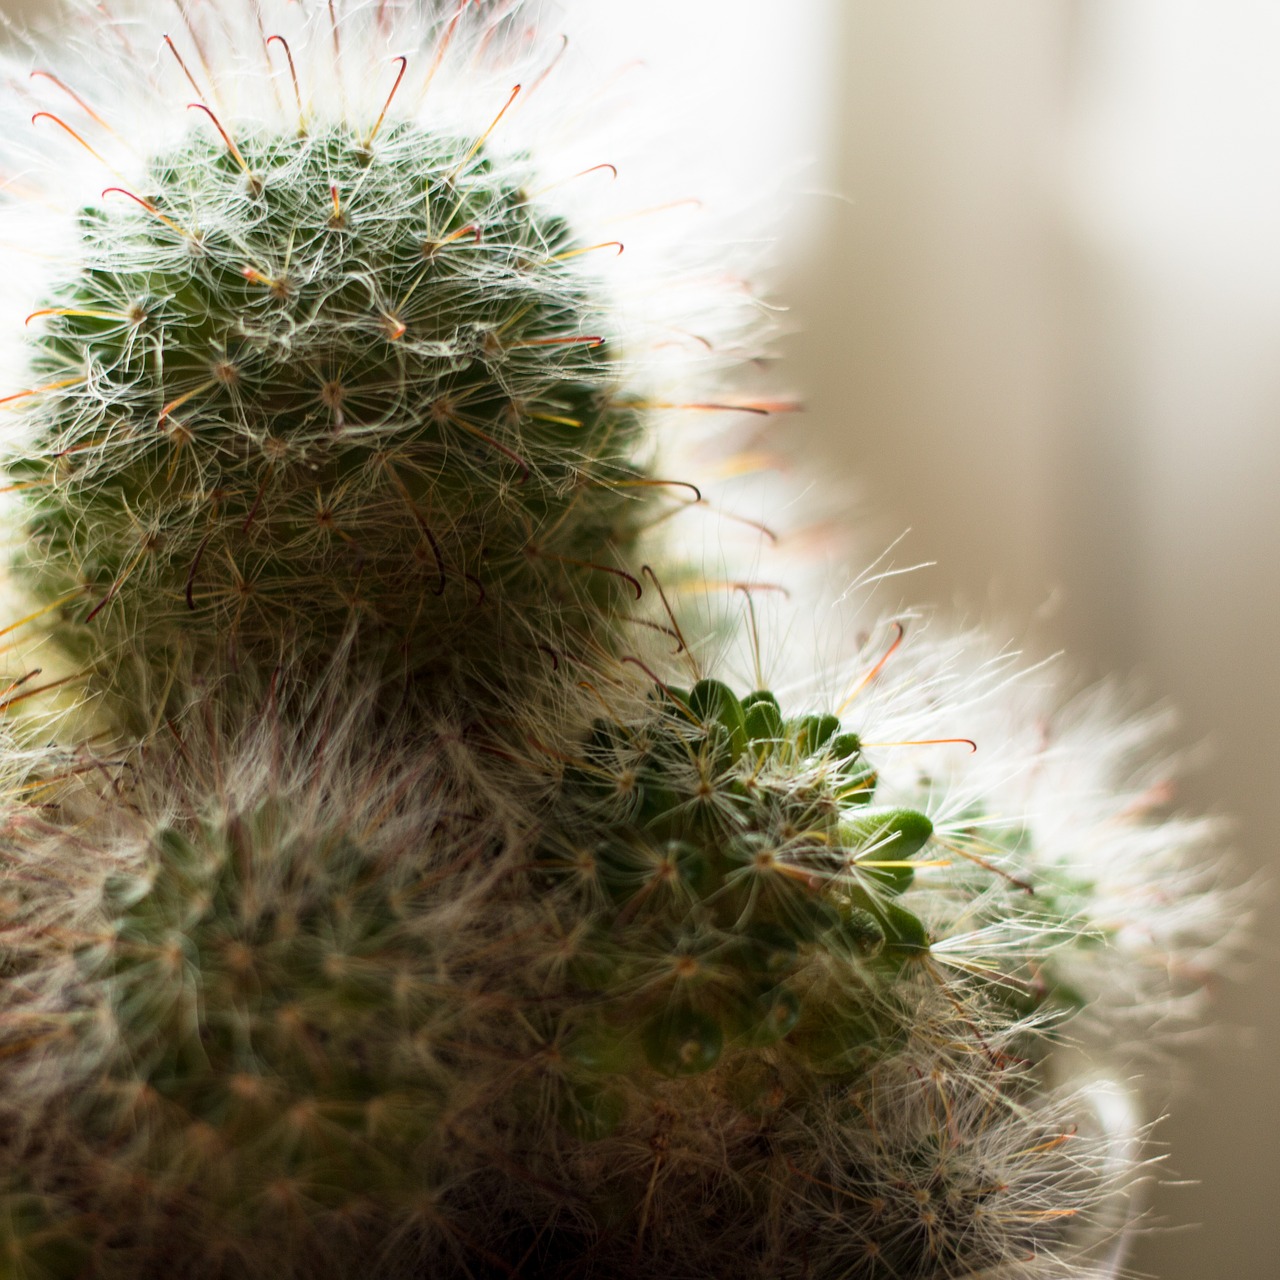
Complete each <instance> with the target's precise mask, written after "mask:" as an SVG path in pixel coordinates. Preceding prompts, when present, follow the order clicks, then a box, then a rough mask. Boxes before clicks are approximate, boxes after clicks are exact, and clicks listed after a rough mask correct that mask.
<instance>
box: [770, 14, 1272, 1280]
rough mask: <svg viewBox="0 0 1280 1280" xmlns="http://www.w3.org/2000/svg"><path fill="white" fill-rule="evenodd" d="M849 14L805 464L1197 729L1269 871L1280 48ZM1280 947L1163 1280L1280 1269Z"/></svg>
mask: <svg viewBox="0 0 1280 1280" xmlns="http://www.w3.org/2000/svg"><path fill="white" fill-rule="evenodd" d="M839 13H840V25H841V28H842V29H841V31H840V36H839V40H840V58H839V65H840V77H839V94H838V103H837V106H836V107H835V108H834V113H835V119H836V122H837V127H838V136H837V137H836V138H835V140H834V142H833V148H832V157H831V159H832V165H833V168H834V178H833V183H834V185H836V186H838V187H839V188H840V189H841V190H842V191H843V192H845V193H846V194H847V195H848V196H849V197H850V199H851V203H850V204H849V205H847V206H834V207H833V209H832V211H831V213H830V215H829V217H828V223H827V227H826V235H825V237H824V239H823V241H822V243H821V245H820V247H819V250H818V252H817V253H816V254H815V255H814V257H813V259H812V261H811V263H810V266H809V271H808V276H807V278H806V279H804V280H802V281H801V282H800V283H799V285H798V287H797V291H796V292H797V297H796V298H795V299H793V300H794V301H796V303H797V310H798V312H799V313H800V316H801V317H802V319H803V322H804V332H803V334H802V335H800V336H799V337H797V338H796V339H795V340H794V342H793V343H792V354H793V360H794V361H795V365H796V367H798V368H799V369H800V370H801V374H800V376H799V379H798V380H799V382H800V383H801V384H802V385H805V386H807V387H808V388H809V389H810V399H811V403H812V412H811V414H810V415H809V419H808V421H807V422H806V423H805V426H804V430H805V433H806V434H805V437H804V441H805V447H806V449H807V450H808V451H810V452H811V453H813V454H814V455H816V456H817V458H818V460H819V461H821V462H823V463H824V464H827V465H829V464H831V463H835V464H838V465H839V467H840V468H842V469H847V470H848V473H849V474H850V475H851V476H856V477H858V479H859V481H860V490H861V494H862V496H863V499H864V502H865V504H866V508H865V510H866V511H867V512H868V513H869V514H871V515H872V516H873V517H874V519H875V522H876V525H877V527H878V528H879V530H880V531H881V534H882V537H883V538H884V539H885V540H886V541H887V539H888V538H889V537H892V536H893V535H896V534H897V533H899V532H901V530H903V529H905V528H906V527H908V526H911V528H912V530H913V532H912V534H911V535H910V538H909V540H908V543H907V545H906V547H905V549H904V552H903V557H904V559H907V560H910V559H919V558H936V559H938V560H939V561H940V564H939V565H938V567H937V568H936V569H932V570H929V571H927V573H926V574H922V575H920V577H919V579H918V581H917V582H916V583H915V584H914V586H915V592H916V593H918V594H917V598H926V599H941V600H954V601H955V602H956V603H957V605H958V606H959V608H960V609H961V610H962V611H963V612H964V613H965V615H966V616H968V617H973V616H975V615H977V616H984V617H987V618H991V619H1003V620H1004V625H1008V626H1011V627H1012V628H1013V630H1012V631H1011V634H1014V635H1020V628H1019V624H1018V622H1017V620H1018V619H1019V618H1021V619H1026V618H1027V617H1029V616H1030V615H1031V614H1032V613H1033V611H1036V610H1037V608H1038V607H1039V606H1047V607H1046V608H1043V609H1041V610H1040V613H1041V620H1040V622H1039V625H1038V627H1037V628H1036V632H1035V638H1034V640H1033V643H1034V644H1035V645H1036V646H1039V647H1050V648H1056V647H1059V646H1065V647H1066V648H1067V649H1068V652H1069V661H1070V662H1071V664H1072V665H1073V666H1074V668H1075V669H1077V670H1081V671H1083V672H1085V673H1090V674H1095V675H1097V674H1103V673H1106V672H1109V671H1113V670H1114V671H1119V672H1122V673H1126V674H1132V675H1133V676H1134V677H1135V678H1136V679H1137V680H1138V681H1139V683H1140V685H1141V687H1142V688H1143V689H1144V690H1146V691H1147V693H1148V694H1149V695H1150V696H1152V697H1167V698H1168V700H1169V701H1171V702H1172V703H1174V704H1175V705H1176V706H1178V707H1180V708H1181V709H1182V711H1183V713H1184V719H1183V728H1182V730H1181V733H1180V741H1181V742H1182V743H1183V744H1186V745H1204V746H1205V747H1206V748H1207V749H1206V750H1205V752H1204V755H1205V763H1204V765H1203V767H1200V768H1199V769H1197V770H1196V771H1195V772H1194V774H1193V775H1192V777H1191V778H1190V780H1189V781H1188V783H1187V785H1186V787H1185V791H1184V798H1185V801H1186V803H1187V805H1188V806H1189V807H1193V808H1209V809H1213V810H1216V811H1220V812H1225V813H1229V814H1232V815H1234V816H1235V818H1236V820H1237V824H1238V825H1237V840H1238V844H1239V848H1240V851H1241V854H1242V855H1243V857H1244V859H1245V860H1246V861H1247V863H1248V865H1249V866H1253V867H1263V866H1270V867H1274V866H1275V865H1276V861H1277V853H1276V849H1277V845H1276V839H1275V835H1274V828H1273V826H1272V824H1271V822H1270V820H1269V819H1270V813H1269V806H1270V801H1271V799H1272V788H1273V787H1274V786H1275V780H1276V778H1277V777H1278V776H1280V746H1278V743H1280V737H1278V736H1277V733H1276V726H1277V724H1278V723H1280V677H1278V676H1277V665H1276V657H1275V655H1276V654H1277V653H1278V652H1280V501H1278V500H1277V499H1278V497H1280V363H1278V358H1277V355H1276V353H1277V352H1278V351H1280V267H1278V265H1277V263H1278V260H1280V199H1276V198H1275V195H1274V190H1273V188H1274V185H1275V183H1274V180H1271V181H1270V182H1269V183H1268V182H1265V181H1262V180H1260V178H1259V174H1258V171H1259V170H1260V169H1261V170H1263V171H1264V172H1265V171H1274V170H1275V163H1274V157H1275V156H1276V155H1277V154H1280V97H1277V96H1276V91H1275V90H1274V89H1273V88H1272V87H1271V85H1272V84H1273V83H1274V68H1275V66H1277V65H1280V33H1278V32H1277V27H1278V26H1280V24H1278V23H1277V22H1276V20H1275V18H1273V17H1272V16H1271V14H1270V13H1268V12H1266V11H1265V6H1261V5H1259V4H1257V3H1253V2H1252V0H1231V2H1228V3H1222V4H1215V5H1213V6H1209V5H1205V4H1198V3H1184V2H1182V0H1161V3H1160V4H1153V3H1150V2H1149V0H1079V2H1078V3H1071V2H1070V0H1041V2H1040V3H1038V4H1034V5H1032V4H1027V3H1025V0H947V2H946V3H941V2H939V0H892V2H890V0H847V2H846V3H844V4H842V5H841V6H840V9H839ZM1265 67H1270V68H1272V70H1271V72H1270V74H1269V75H1268V74H1267V73H1266V72H1265V70H1264V68H1265ZM1196 86H1198V91H1199V93H1201V94H1202V95H1203V97H1202V98H1201V99H1200V101H1199V103H1197V100H1196V93H1197V89H1196ZM992 584H995V586H994V588H993V587H992ZM911 585H912V584H910V583H908V587H907V588H905V589H907V590H909V589H910V587H911ZM1010 619H1012V620H1013V621H1012V622H1010ZM1276 924H1277V920H1276V913H1275V909H1274V906H1264V907H1263V908H1262V915H1261V917H1260V927H1259V938H1260V940H1261V944H1262V949H1263V957H1264V958H1262V959H1260V960H1259V961H1258V962H1257V964H1256V966H1255V972H1254V974H1253V977H1252V978H1251V980H1249V981H1248V982H1247V983H1245V984H1242V985H1240V986H1237V987H1235V988H1233V989H1228V990H1225V991H1223V992H1222V993H1221V995H1220V999H1219V1001H1218V1003H1217V1006H1216V1011H1217V1020H1218V1023H1219V1025H1220V1027H1221V1031H1220V1032H1215V1034H1214V1035H1213V1036H1212V1037H1211V1038H1210V1043H1209V1044H1208V1045H1207V1046H1205V1047H1202V1048H1201V1049H1200V1050H1196V1051H1194V1052H1188V1053H1187V1054H1186V1055H1185V1056H1184V1057H1183V1058H1182V1059H1181V1060H1180V1062H1179V1064H1178V1068H1177V1069H1178V1071H1179V1072H1180V1073H1181V1074H1183V1075H1184V1076H1186V1077H1187V1081H1188V1085H1187V1087H1186V1089H1185V1091H1184V1092H1182V1093H1181V1094H1178V1095H1176V1096H1174V1097H1173V1099H1172V1101H1171V1103H1170V1107H1171V1112H1172V1115H1173V1117H1174V1118H1173V1119H1171V1120H1170V1121H1169V1122H1167V1123H1166V1124H1164V1125H1162V1126H1161V1128H1160V1131H1159V1138H1160V1139H1161V1140H1162V1141H1163V1142H1164V1143H1167V1144H1168V1163H1167V1166H1166V1169H1165V1177H1166V1178H1167V1179H1168V1180H1169V1181H1170V1182H1172V1181H1176V1180H1178V1179H1180V1178H1187V1179H1196V1180H1198V1182H1199V1185H1193V1186H1178V1187H1173V1186H1167V1187H1165V1188H1162V1189H1161V1190H1160V1191H1159V1192H1158V1194H1157V1196H1156V1199H1155V1204H1154V1212H1155V1214H1156V1216H1157V1217H1159V1218H1163V1219H1167V1220H1168V1221H1170V1222H1172V1223H1177V1224H1186V1223H1196V1222H1198V1223H1201V1224H1203V1225H1202V1226H1201V1227H1200V1228H1199V1229H1197V1230H1194V1231H1178V1232H1177V1233H1168V1234H1164V1235H1154V1236H1152V1237H1151V1238H1149V1239H1147V1240H1145V1241H1144V1242H1143V1243H1142V1244H1141V1246H1140V1247H1139V1250H1138V1253H1137V1256H1136V1257H1135V1258H1134V1260H1133V1265H1134V1267H1135V1268H1136V1269H1138V1270H1139V1271H1141V1272H1143V1273H1149V1274H1153V1275H1156V1276H1159V1277H1161V1278H1162V1280H1217V1278H1218V1277H1228V1276H1229V1277H1231V1278H1232V1280H1270V1277H1273V1276H1275V1275H1276V1274H1277V1265H1278V1264H1277V1261H1276V1259H1277V1258H1280V1215H1277V1214H1276V1213H1275V1211H1274V1209H1273V1199H1274V1190H1275V1187H1276V1185H1277V1183H1278V1182H1280V1108H1277V1106H1276V1105H1275V1089H1274V1083H1275V1081H1276V1079H1277V1067H1276V1063H1277V1062H1280V1043H1278V1041H1280V972H1278V971H1277V965H1276V962H1275V956H1276V949H1275V947H1274V944H1273V943H1272V942H1271V941H1270V939H1273V938H1274V937H1275V936H1276V932H1277V930H1276Z"/></svg>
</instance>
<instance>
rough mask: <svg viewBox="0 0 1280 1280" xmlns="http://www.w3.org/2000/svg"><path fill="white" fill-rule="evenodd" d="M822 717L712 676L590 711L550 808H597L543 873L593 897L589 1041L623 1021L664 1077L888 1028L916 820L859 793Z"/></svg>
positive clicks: (920, 833)
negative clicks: (573, 761) (556, 803)
mask: <svg viewBox="0 0 1280 1280" xmlns="http://www.w3.org/2000/svg"><path fill="white" fill-rule="evenodd" d="M838 731H839V723H838V721H837V720H836V718H835V717H834V716H804V717H800V718H798V719H793V720H785V719H784V718H783V717H782V714H781V711H780V710H779V708H778V703H777V700H776V699H775V698H774V697H773V695H772V694H769V693H767V692H765V691H760V692H757V693H754V694H750V695H748V697H747V698H745V699H743V700H741V701H740V700H739V699H738V698H737V696H736V695H735V694H734V693H733V692H732V690H730V689H729V687H728V686H727V685H725V684H723V683H722V682H720V681H716V680H700V681H699V682H698V683H697V684H696V685H695V686H694V687H693V688H692V689H691V690H688V691H685V690H681V689H673V688H668V689H665V690H663V691H662V693H661V695H660V696H659V698H658V702H657V705H656V706H655V708H654V713H653V715H652V716H651V717H650V719H649V721H648V722H647V723H646V724H645V725H643V726H640V727H635V726H628V727H626V728H623V727H620V726H617V725H613V724H610V723H609V722H607V721H604V720H599V721H597V722H596V724H595V726H594V728H593V730H592V733H591V736H590V739H589V741H588V743H587V745H586V749H585V758H584V759H583V760H582V762H581V763H580V764H579V765H577V766H575V767H574V768H573V769H571V771H570V776H569V779H568V789H569V802H570V804H571V806H577V807H578V810H579V814H580V817H579V819H578V820H577V821H571V822H568V823H566V824H563V825H564V826H565V828H566V829H567V830H579V829H583V828H584V827H585V829H586V830H587V831H588V832H590V831H592V830H593V821H596V820H598V819H595V818H593V815H600V814H603V815H605V818H606V822H605V827H604V829H603V830H598V828H597V831H598V834H596V835H594V836H592V835H588V836H587V837H586V842H585V844H574V845H572V846H570V847H566V848H562V849H560V850H559V851H557V852H555V853H553V855H552V859H553V862H554V863H556V864H557V865H558V866H559V867H560V868H562V870H561V871H560V872H559V873H558V875H557V878H559V879H563V878H564V877H566V876H567V877H568V878H569V879H570V880H571V881H575V882H581V883H585V886H586V888H587V892H588V893H589V894H591V895H594V896H598V897H602V898H603V899H604V900H605V901H606V902H607V903H608V904H609V905H608V908H607V910H606V912H605V913H604V915H603V917H602V918H601V919H600V921H599V924H598V926H597V932H596V934H595V942H594V945H595V947H596V948H597V950H598V953H599V955H600V956H601V957H604V956H606V955H607V956H608V958H609V959H608V965H609V969H610V979H609V982H608V984H607V989H606V990H605V991H604V992H602V995H603V996H604V999H603V1001H597V1006H598V1007H597V1009H596V1012H594V1013H593V1014H591V1019H592V1031H591V1036H592V1041H593V1043H598V1042H599V1041H600V1040H601V1038H602V1037H603V1038H604V1039H606V1040H607V1039H608V1037H609V1035H610V1034H612V1035H614V1036H616V1037H618V1038H619V1039H620V1040H621V1041H627V1040H628V1039H630V1038H632V1037H633V1036H634V1034H635V1029H636V1028H637V1027H640V1028H641V1032H640V1039H639V1047H640V1049H642V1051H643V1058H644V1060H645V1061H647V1063H648V1065H649V1066H650V1067H652V1068H653V1069H654V1070H655V1071H656V1072H658V1073H659V1074H660V1075H664V1076H669V1077H679V1076H686V1075H696V1074H699V1073H702V1072H707V1071H711V1070H712V1069H713V1068H716V1067H717V1066H718V1065H719V1064H721V1063H722V1060H728V1061H730V1062H732V1061H734V1060H736V1059H738V1058H741V1057H742V1055H743V1054H746V1055H748V1056H750V1055H752V1054H757V1053H758V1052H760V1051H761V1050H763V1049H765V1048H766V1047H769V1046H773V1048H771V1049H770V1050H769V1051H770V1053H771V1054H773V1055H774V1056H776V1055H777V1054H778V1053H782V1054H784V1055H788V1056H790V1058H792V1059H793V1060H794V1061H796V1062H798V1063H799V1062H805V1063H806V1064H807V1067H806V1069H811V1068H812V1067H813V1066H814V1065H815V1064H814V1062H813V1061H809V1060H810V1059H816V1060H817V1061H818V1062H826V1061H827V1060H829V1059H830V1058H831V1056H832V1053H833V1051H832V1049H831V1048H830V1046H829V1044H828V1043H827V1042H828V1041H830V1040H831V1038H832V1023H833V1021H834V1023H835V1024H836V1025H835V1036H836V1039H837V1040H842V1041H843V1040H847V1039H849V1038H850V1037H851V1038H852V1040H853V1041H854V1042H856V1043H857V1044H858V1045H859V1046H864V1047H867V1048H868V1049H869V1050H870V1052H871V1053H872V1056H873V1057H874V1054H875V1046H876V1043H877V1041H878V1042H879V1043H880V1045H881V1047H882V1048H883V1047H885V1046H887V1045H888V1044H889V1043H890V1042H892V1040H893V1039H894V1037H895V1036H896V1035H898V1034H899V1032H900V1031H901V1022H899V1021H898V1020H897V1018H896V1017H895V1015H894V1013H893V1005H894V1000H895V997H894V992H893V987H894V983H895V982H896V981H897V979H898V976H899V973H900V970H901V967H902V965H903V964H904V963H905V962H907V961H908V960H909V959H910V957H911V956H912V955H913V954H918V953H920V952H924V951H927V949H928V946H929V939H928V934H927V931H926V928H925V926H924V924H923V923H922V922H921V920H920V919H919V918H918V917H917V916H916V915H915V914H914V913H913V912H912V911H911V910H910V909H909V908H908V907H907V906H905V905H904V904H903V903H902V902H901V901H899V899H900V897H901V895H902V894H903V893H904V892H905V891H906V890H907V889H908V888H909V887H910V885H911V880H912V868H911V862H910V860H911V859H912V858H914V857H915V856H916V855H917V854H919V852H920V851H921V850H922V849H923V847H924V846H925V844H926V843H927V842H928V840H929V838H930V836H931V833H932V830H933V828H932V823H931V822H930V821H929V819H928V818H927V817H926V816H925V815H924V814H923V813H919V812H917V811H915V810H912V809H906V808H881V809H877V808H873V807H870V806H869V805H868V804H867V803H866V802H867V801H868V800H869V799H870V795H871V789H872V787H873V786H874V773H873V772H872V771H871V769H870V767H869V766H868V765H867V764H866V762H865V759H864V758H863V757H862V755H861V752H860V749H859V747H858V745H857V740H856V738H854V736H853V735H843V736H840V737H838V736H837V734H838ZM850 777H856V778H858V779H860V783H859V786H858V788H857V791H856V794H852V795H851V794H849V790H850V788H849V778H850ZM618 807H621V809H622V811H623V813H624V814H625V815H627V821H626V822H625V824H624V825H623V826H621V827H619V826H617V825H611V824H610V823H609V822H608V816H609V815H610V814H616V812H617V810H618ZM877 957H881V958H882V959H883V960H884V961H890V962H891V963H889V964H888V965H887V967H886V965H885V964H879V965H873V964H872V963H871V962H872V961H873V960H875V959H876V958H877ZM833 983H834V984H835V985H836V986H837V987H838V988H839V990H840V992H841V993H842V995H841V999H842V1004H840V1005H838V1006H837V1007H836V1008H834V1009H833V1008H832V1007H831V1006H830V1001H829V998H828V997H829V992H828V990H827V989H828V988H829V987H830V986H831V984H833ZM818 993H821V994H818ZM814 996H816V998H811V997H814ZM903 1016H904V1017H905V1012H904V1014H903ZM613 1069H614V1070H617V1069H620V1068H618V1067H616V1066H615V1067H614V1068H613ZM734 1069H736V1068H734ZM842 1069H846V1070H848V1071H849V1072H850V1073H851V1074H852V1075H856V1074H857V1072H858V1070H859V1069H860V1068H858V1066H857V1065H856V1064H855V1063H853V1062H852V1061H851V1060H849V1061H846V1063H845V1066H844V1067H843V1068H842Z"/></svg>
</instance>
